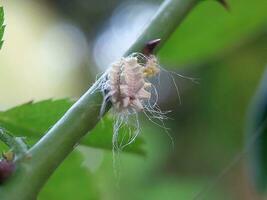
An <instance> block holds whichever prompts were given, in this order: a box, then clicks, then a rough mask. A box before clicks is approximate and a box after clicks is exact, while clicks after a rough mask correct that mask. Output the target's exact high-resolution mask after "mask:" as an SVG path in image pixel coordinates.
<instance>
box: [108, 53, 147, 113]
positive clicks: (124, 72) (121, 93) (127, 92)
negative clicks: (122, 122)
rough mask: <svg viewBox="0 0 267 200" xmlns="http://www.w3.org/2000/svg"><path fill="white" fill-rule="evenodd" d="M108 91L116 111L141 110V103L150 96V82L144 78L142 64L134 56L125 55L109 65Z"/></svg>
mask: <svg viewBox="0 0 267 200" xmlns="http://www.w3.org/2000/svg"><path fill="white" fill-rule="evenodd" d="M108 79H109V84H108V85H109V93H108V97H110V99H111V102H112V104H113V106H114V108H115V109H116V110H117V111H118V112H121V111H126V110H128V111H137V112H139V111H142V110H143V109H144V107H143V103H144V101H145V100H149V99H150V97H151V92H150V88H151V83H149V82H148V81H146V80H145V75H144V66H142V65H141V64H139V63H138V61H137V58H136V57H127V58H123V59H121V60H120V61H119V62H117V63H114V64H113V65H112V66H111V69H110V72H109V74H108Z"/></svg>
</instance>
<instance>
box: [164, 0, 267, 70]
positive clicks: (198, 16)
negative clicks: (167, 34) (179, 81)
mask: <svg viewBox="0 0 267 200" xmlns="http://www.w3.org/2000/svg"><path fill="white" fill-rule="evenodd" d="M227 2H228V4H229V6H230V11H226V10H225V9H224V8H223V7H222V6H221V5H219V4H218V3H217V2H216V1H203V2H202V3H201V4H200V5H198V7H197V8H196V9H195V10H194V11H193V12H192V13H191V14H190V15H189V16H188V17H187V19H186V20H184V22H183V24H182V25H181V27H179V28H178V29H177V31H176V32H175V33H174V34H173V35H172V37H171V38H170V40H169V42H167V43H166V45H165V46H164V48H163V49H161V51H160V57H161V60H162V62H166V63H170V64H172V65H177V64H178V63H182V64H185V63H188V62H190V63H192V62H194V63H195V62H199V61H203V60H205V59H208V58H210V57H211V56H215V55H217V54H218V53H223V52H224V51H225V50H226V48H231V47H233V46H235V45H238V44H239V43H240V42H241V41H242V40H243V39H246V38H247V37H250V36H251V35H254V34H255V33H257V32H258V31H261V30H263V29H265V27H266V26H267V12H266V10H267V4H266V1H265V0H254V1H248V0H247V1H236V0H228V1H227Z"/></svg>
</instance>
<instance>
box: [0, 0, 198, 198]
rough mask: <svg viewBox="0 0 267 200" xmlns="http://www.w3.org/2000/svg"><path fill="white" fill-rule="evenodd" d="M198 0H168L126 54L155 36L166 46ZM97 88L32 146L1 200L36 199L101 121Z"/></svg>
mask: <svg viewBox="0 0 267 200" xmlns="http://www.w3.org/2000/svg"><path fill="white" fill-rule="evenodd" d="M198 2H199V0H166V1H165V2H164V3H163V4H162V5H161V6H160V8H159V10H158V12H157V13H156V15H155V16H154V18H153V19H152V21H151V23H150V24H149V25H148V26H147V28H146V29H145V31H144V32H143V34H141V35H140V37H139V38H138V40H137V41H136V42H135V43H134V44H133V46H132V47H131V48H130V49H129V50H128V51H127V52H126V54H125V55H128V54H129V53H132V52H140V51H142V48H143V47H144V44H145V43H146V42H147V41H149V40H151V39H155V38H160V39H161V46H162V45H163V44H164V42H165V41H166V40H167V39H168V37H169V36H170V35H171V34H172V33H173V32H174V30H175V29H176V28H177V26H178V25H179V24H180V23H181V22H182V20H183V19H184V17H185V16H186V14H187V13H189V12H190V11H191V9H192V8H193V7H194V6H195V5H196V4H197V3H198ZM157 49H159V48H157ZM96 87H97V85H96V84H94V85H93V86H92V87H91V88H90V89H89V90H88V91H87V92H86V93H85V94H84V95H83V96H82V97H81V98H80V99H79V100H78V101H77V102H76V103H75V104H74V105H73V106H72V107H71V108H70V109H69V110H68V111H67V112H66V114H65V115H64V116H63V117H62V118H61V119H60V120H59V121H58V122H57V123H56V124H55V125H54V126H53V127H52V128H51V130H49V131H48V132H47V133H46V135H45V136H44V137H43V138H42V139H41V140H40V141H39V142H37V143H36V144H35V145H34V146H33V147H32V148H31V149H30V151H29V155H30V156H31V158H30V159H28V160H23V161H22V162H19V163H17V170H16V172H15V174H14V175H13V176H12V177H11V178H10V179H9V181H8V182H7V183H5V184H4V185H3V186H1V187H0V199H1V200H34V199H36V197H37V195H38V193H39V191H40V190H41V188H42V187H43V185H44V184H45V183H46V181H47V180H48V178H49V177H50V176H51V174H52V173H53V172H54V171H55V169H56V168H57V167H58V166H59V165H60V163H61V162H62V161H63V160H64V159H65V158H66V156H67V155H68V154H69V153H70V152H71V151H72V150H73V148H74V147H75V145H76V144H78V143H79V141H80V139H81V138H82V137H83V136H84V135H85V134H86V133H88V131H90V130H92V129H93V128H94V126H95V125H96V124H97V122H98V121H99V118H98V117H97V116H99V111H100V107H101V104H102V101H103V97H102V94H101V93H100V92H95V93H94V92H92V91H94V89H95V88H96ZM107 110H108V109H107Z"/></svg>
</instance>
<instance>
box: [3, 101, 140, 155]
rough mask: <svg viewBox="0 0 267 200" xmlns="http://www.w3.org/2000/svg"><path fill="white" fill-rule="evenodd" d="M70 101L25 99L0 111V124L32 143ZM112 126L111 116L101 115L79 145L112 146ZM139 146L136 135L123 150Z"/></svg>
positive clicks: (138, 150) (58, 117)
mask: <svg viewBox="0 0 267 200" xmlns="http://www.w3.org/2000/svg"><path fill="white" fill-rule="evenodd" d="M73 103H74V101H71V100H68V99H60V100H51V99H50V100H44V101H40V102H37V103H33V102H29V103H26V104H23V105H21V106H17V107H14V108H11V109H9V110H7V111H3V112H0V127H2V128H4V129H6V130H8V131H9V132H11V133H12V134H13V135H15V136H17V137H26V139H27V140H28V141H29V142H30V143H31V144H33V143H35V142H36V141H37V140H38V139H40V138H41V137H42V136H43V135H44V134H45V133H46V132H47V131H48V130H49V128H51V127H52V126H53V125H54V124H55V123H56V122H57V121H58V120H59V119H60V118H61V117H62V116H63V114H64V113H65V112H66V111H67V110H68V109H69V108H70V107H71V106H72V104H73ZM112 126H113V121H112V119H110V118H109V117H108V116H107V117H104V119H103V120H101V121H100V122H99V123H98V125H97V126H96V127H95V128H94V130H93V131H92V132H91V133H90V134H88V135H87V136H85V138H84V139H83V140H82V141H81V144H82V145H85V146H90V147H96V148H102V149H109V150H110V149H112V132H113V131H112ZM142 146H143V140H142V139H141V138H137V139H136V141H135V142H134V143H132V144H131V145H129V146H127V147H126V148H125V149H124V151H127V152H132V153H137V154H144V150H143V149H142Z"/></svg>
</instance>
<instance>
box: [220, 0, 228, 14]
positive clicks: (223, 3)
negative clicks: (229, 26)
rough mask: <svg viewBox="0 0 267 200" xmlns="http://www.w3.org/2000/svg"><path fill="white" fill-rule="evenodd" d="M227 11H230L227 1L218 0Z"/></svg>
mask: <svg viewBox="0 0 267 200" xmlns="http://www.w3.org/2000/svg"><path fill="white" fill-rule="evenodd" d="M217 1H218V2H219V3H220V4H221V5H222V6H223V7H224V8H225V9H226V10H228V11H229V10H230V7H229V4H228V2H227V0H217Z"/></svg>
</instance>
